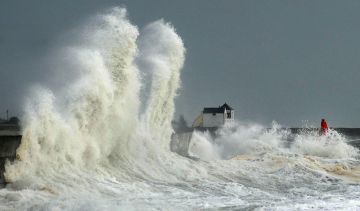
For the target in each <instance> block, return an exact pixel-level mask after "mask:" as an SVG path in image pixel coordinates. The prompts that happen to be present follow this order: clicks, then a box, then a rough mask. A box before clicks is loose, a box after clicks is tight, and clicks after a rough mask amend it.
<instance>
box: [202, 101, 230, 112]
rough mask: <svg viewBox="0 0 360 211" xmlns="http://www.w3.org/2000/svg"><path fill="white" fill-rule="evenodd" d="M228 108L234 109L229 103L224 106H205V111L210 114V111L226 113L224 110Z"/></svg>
mask: <svg viewBox="0 0 360 211" xmlns="http://www.w3.org/2000/svg"><path fill="white" fill-rule="evenodd" d="M225 109H226V110H234V109H233V108H231V107H230V106H229V105H228V104H226V103H225V104H224V105H222V106H219V107H217V108H204V110H203V113H204V114H208V113H213V114H214V113H224V111H225Z"/></svg>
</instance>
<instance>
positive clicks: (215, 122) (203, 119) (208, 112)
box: [192, 103, 234, 128]
mask: <svg viewBox="0 0 360 211" xmlns="http://www.w3.org/2000/svg"><path fill="white" fill-rule="evenodd" d="M232 121H234V109H233V108H231V107H230V106H229V105H228V104H226V103H225V104H224V105H222V106H219V107H215V108H204V110H203V112H202V114H201V115H200V116H198V117H197V118H196V119H195V121H194V123H193V125H192V127H194V128H197V127H202V128H214V127H221V126H223V125H224V124H226V123H227V122H232Z"/></svg>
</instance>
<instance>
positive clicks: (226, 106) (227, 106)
mask: <svg viewBox="0 0 360 211" xmlns="http://www.w3.org/2000/svg"><path fill="white" fill-rule="evenodd" d="M221 108H226V110H234V109H233V108H231V107H230V106H229V105H228V104H226V103H224V105H222V106H221Z"/></svg>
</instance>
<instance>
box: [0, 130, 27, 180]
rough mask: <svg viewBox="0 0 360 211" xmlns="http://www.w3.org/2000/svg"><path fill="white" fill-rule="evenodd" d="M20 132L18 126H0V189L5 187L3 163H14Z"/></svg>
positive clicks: (19, 141)
mask: <svg viewBox="0 0 360 211" xmlns="http://www.w3.org/2000/svg"><path fill="white" fill-rule="evenodd" d="M21 137H22V136H21V132H20V127H19V126H18V125H12V124H1V125H0V187H4V186H5V185H6V181H5V178H4V172H5V162H6V161H7V160H9V161H10V162H11V161H14V160H15V158H16V149H17V148H18V147H19V145H20V143H21Z"/></svg>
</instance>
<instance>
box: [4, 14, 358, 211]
mask: <svg viewBox="0 0 360 211" xmlns="http://www.w3.org/2000/svg"><path fill="white" fill-rule="evenodd" d="M79 31H80V32H79V33H78V36H79V37H76V38H74V40H81V41H79V42H76V43H77V44H76V45H75V44H73V43H74V42H72V41H69V45H65V46H63V48H62V49H58V51H59V52H61V53H63V54H64V57H66V58H67V59H68V60H69V62H68V63H67V64H65V65H64V69H62V70H61V71H63V73H62V74H64V75H67V77H65V78H66V79H68V78H71V80H64V81H62V82H61V84H63V86H61V87H60V88H59V89H54V88H49V87H46V86H36V87H33V89H32V92H31V94H30V95H29V97H28V99H27V103H26V105H25V116H24V117H23V139H22V143H21V146H20V147H19V149H18V150H17V154H18V159H17V160H16V161H15V162H14V163H7V165H6V173H5V176H6V179H7V181H9V182H11V183H10V184H9V185H8V186H7V187H6V189H3V190H0V202H1V203H0V209H18V210H22V209H33V210H117V209H141V210H144V209H145V210H149V209H164V210H169V209H170V210H175V209H180V210H188V209H203V208H227V209H238V208H247V209H255V208H257V209H266V210H269V209H270V210H271V209H280V210H281V209H283V210H289V209H330V210H331V209H355V208H358V207H359V206H360V203H359V202H358V198H359V196H360V188H359V178H360V177H359V176H360V171H359V170H360V169H359V160H358V150H357V149H356V148H354V147H352V146H350V145H348V144H347V141H348V140H347V139H346V138H344V137H342V136H341V134H338V133H336V132H335V131H331V132H330V133H329V134H328V135H327V136H326V137H319V136H318V135H317V134H311V133H310V134H299V135H296V136H295V137H292V138H293V140H292V141H291V143H290V144H289V140H288V138H289V136H291V134H290V133H289V132H288V131H283V130H280V129H279V128H280V126H278V125H277V124H275V123H274V125H273V126H272V128H271V129H270V130H268V129H266V128H265V127H264V126H261V125H258V124H245V123H234V124H233V125H227V126H226V127H224V128H222V129H221V130H219V131H218V132H217V133H218V134H217V136H216V137H213V136H212V135H211V134H209V133H206V132H205V133H203V132H195V133H194V134H193V136H192V139H191V143H190V149H189V151H190V154H191V155H192V156H195V157H198V158H199V160H193V159H189V158H186V157H182V156H179V155H177V154H176V153H173V152H170V149H169V144H170V139H171V134H172V133H173V129H172V127H171V121H172V119H173V115H174V112H175V106H174V98H175V97H176V95H177V94H178V89H179V87H180V84H181V83H180V71H181V68H182V66H183V64H184V59H185V48H184V44H183V42H182V40H181V38H180V37H179V36H178V35H177V34H176V31H175V29H174V27H173V26H172V25H171V24H169V23H167V22H165V21H164V20H158V21H155V22H152V23H150V24H148V25H147V26H145V27H144V28H143V29H138V28H137V27H136V26H135V25H133V24H132V23H130V21H129V20H128V18H127V15H126V10H125V9H122V8H113V9H111V10H109V11H108V12H107V13H104V14H100V15H98V16H96V17H94V18H93V19H91V20H89V22H88V23H87V25H86V26H85V27H84V28H82V29H81V30H79ZM70 43H71V45H70ZM65 55H66V56H65ZM56 69H61V67H57V68H56ZM58 80H62V79H61V78H59V79H58Z"/></svg>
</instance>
